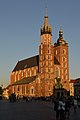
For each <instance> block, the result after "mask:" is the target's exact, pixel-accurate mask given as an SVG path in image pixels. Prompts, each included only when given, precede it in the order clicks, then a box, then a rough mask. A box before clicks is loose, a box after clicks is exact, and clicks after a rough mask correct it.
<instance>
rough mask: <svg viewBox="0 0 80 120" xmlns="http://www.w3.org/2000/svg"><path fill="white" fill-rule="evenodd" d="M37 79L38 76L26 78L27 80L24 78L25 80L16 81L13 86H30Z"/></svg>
mask: <svg viewBox="0 0 80 120" xmlns="http://www.w3.org/2000/svg"><path fill="white" fill-rule="evenodd" d="M35 79H36V76H32V77H25V78H23V79H21V80H19V81H16V82H15V83H13V84H12V85H20V84H29V83H31V82H33V81H34V80H35Z"/></svg>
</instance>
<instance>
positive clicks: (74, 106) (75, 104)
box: [73, 98, 77, 112]
mask: <svg viewBox="0 0 80 120" xmlns="http://www.w3.org/2000/svg"><path fill="white" fill-rule="evenodd" d="M73 108H74V112H76V110H77V99H76V98H74V100H73Z"/></svg>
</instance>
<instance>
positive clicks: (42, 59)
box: [39, 15, 54, 96]
mask: <svg viewBox="0 0 80 120" xmlns="http://www.w3.org/2000/svg"><path fill="white" fill-rule="evenodd" d="M39 73H40V80H41V93H42V96H50V95H52V92H53V85H54V49H53V45H52V27H51V26H50V25H49V23H48V15H45V17H44V23H43V25H42V27H41V30H40V46H39Z"/></svg>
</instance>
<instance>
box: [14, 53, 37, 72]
mask: <svg viewBox="0 0 80 120" xmlns="http://www.w3.org/2000/svg"><path fill="white" fill-rule="evenodd" d="M34 66H39V55H36V56H33V57H30V58H27V59H24V60H21V61H18V63H17V64H16V66H15V68H14V69H13V72H14V71H18V70H24V69H26V68H30V67H34Z"/></svg>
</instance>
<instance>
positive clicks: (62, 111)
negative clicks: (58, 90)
mask: <svg viewBox="0 0 80 120" xmlns="http://www.w3.org/2000/svg"><path fill="white" fill-rule="evenodd" d="M58 110H59V120H65V100H64V97H63V98H62V97H61V98H60V99H59V106H58Z"/></svg>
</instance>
